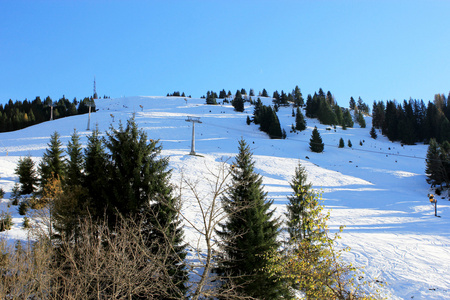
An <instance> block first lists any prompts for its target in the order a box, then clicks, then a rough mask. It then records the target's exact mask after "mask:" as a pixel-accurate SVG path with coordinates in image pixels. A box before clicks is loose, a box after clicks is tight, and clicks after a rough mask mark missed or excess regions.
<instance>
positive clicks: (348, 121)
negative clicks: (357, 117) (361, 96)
mask: <svg viewBox="0 0 450 300" xmlns="http://www.w3.org/2000/svg"><path fill="white" fill-rule="evenodd" d="M342 122H343V123H344V124H343V125H342V126H343V127H344V126H345V127H346V128H347V127H350V128H351V127H353V118H352V114H351V113H350V111H349V110H348V109H346V110H345V112H344V116H343V120H342Z"/></svg>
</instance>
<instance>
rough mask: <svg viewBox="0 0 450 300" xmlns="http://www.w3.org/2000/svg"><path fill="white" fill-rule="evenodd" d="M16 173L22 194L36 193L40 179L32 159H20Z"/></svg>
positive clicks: (28, 157)
mask: <svg viewBox="0 0 450 300" xmlns="http://www.w3.org/2000/svg"><path fill="white" fill-rule="evenodd" d="M14 171H15V174H17V176H19V182H20V184H21V187H20V194H22V195H28V194H32V193H33V192H34V191H35V188H36V184H37V181H38V179H37V173H36V169H35V164H34V161H33V160H32V159H31V157H30V156H27V157H25V158H20V159H19V162H18V163H17V167H16V169H15V170H14Z"/></svg>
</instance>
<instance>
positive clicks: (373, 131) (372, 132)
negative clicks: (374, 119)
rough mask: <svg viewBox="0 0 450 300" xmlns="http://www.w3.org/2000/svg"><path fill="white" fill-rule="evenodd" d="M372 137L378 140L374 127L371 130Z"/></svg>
mask: <svg viewBox="0 0 450 300" xmlns="http://www.w3.org/2000/svg"><path fill="white" fill-rule="evenodd" d="M370 137H371V138H373V139H374V140H376V139H377V137H378V136H377V132H376V131H375V127H372V128H371V129H370Z"/></svg>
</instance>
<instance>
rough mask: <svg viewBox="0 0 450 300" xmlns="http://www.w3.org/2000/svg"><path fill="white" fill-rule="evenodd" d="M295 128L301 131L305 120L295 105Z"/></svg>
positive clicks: (304, 125)
mask: <svg viewBox="0 0 450 300" xmlns="http://www.w3.org/2000/svg"><path fill="white" fill-rule="evenodd" d="M295 129H296V130H299V131H303V130H305V129H306V120H305V117H304V116H303V113H302V111H301V110H300V108H298V107H297V115H296V116H295Z"/></svg>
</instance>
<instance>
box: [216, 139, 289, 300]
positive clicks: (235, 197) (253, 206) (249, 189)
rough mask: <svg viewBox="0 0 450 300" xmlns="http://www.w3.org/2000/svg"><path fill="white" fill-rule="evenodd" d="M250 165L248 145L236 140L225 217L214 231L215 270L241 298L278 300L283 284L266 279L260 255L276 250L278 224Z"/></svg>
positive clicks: (262, 258)
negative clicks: (216, 246) (218, 245)
mask: <svg viewBox="0 0 450 300" xmlns="http://www.w3.org/2000/svg"><path fill="white" fill-rule="evenodd" d="M254 164H255V162H254V161H253V159H252V153H251V152H250V148H249V146H248V145H247V143H246V142H245V141H244V140H240V141H239V153H238V154H237V156H236V158H235V162H234V165H233V166H234V168H232V171H231V175H232V179H231V185H230V188H229V190H228V192H227V194H226V195H225V196H224V197H223V199H222V201H223V208H224V211H225V212H226V213H227V215H228V218H227V220H226V221H225V223H223V224H221V230H218V231H217V234H218V235H219V237H220V238H221V240H222V251H223V252H222V253H221V257H222V260H220V261H219V267H218V270H217V271H218V273H219V274H221V275H223V276H229V277H231V278H233V279H234V281H235V282H234V283H235V284H237V287H238V289H239V291H240V292H241V293H242V294H243V295H246V296H250V297H255V298H258V299H279V298H280V297H281V296H282V294H283V293H284V292H286V291H285V290H284V289H283V282H282V281H277V280H274V279H275V278H271V277H270V276H268V274H267V272H265V271H263V268H264V267H265V266H266V260H265V258H264V254H266V253H269V252H271V251H276V250H277V249H278V246H279V243H278V242H277V236H278V228H279V226H280V224H279V221H278V219H274V218H273V213H274V211H273V210H270V206H271V205H272V203H273V200H267V193H266V192H264V191H263V185H262V177H261V176H260V175H259V174H257V173H255V171H254ZM227 283H228V282H225V284H224V285H225V288H226V286H227ZM262 287H264V288H262Z"/></svg>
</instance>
